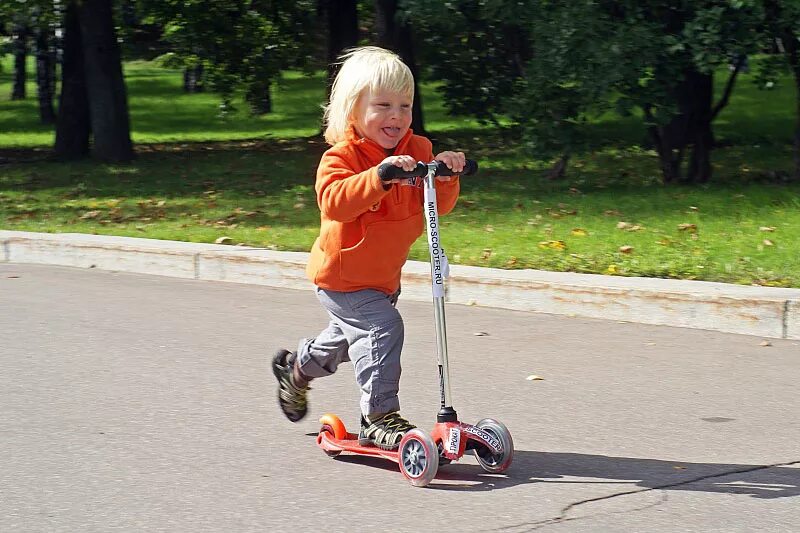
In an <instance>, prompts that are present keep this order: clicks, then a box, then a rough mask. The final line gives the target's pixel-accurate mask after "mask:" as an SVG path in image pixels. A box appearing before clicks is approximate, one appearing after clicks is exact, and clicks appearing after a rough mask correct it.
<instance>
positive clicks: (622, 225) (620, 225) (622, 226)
mask: <svg viewBox="0 0 800 533" xmlns="http://www.w3.org/2000/svg"><path fill="white" fill-rule="evenodd" d="M631 226H632V224H629V223H627V222H617V229H628V228H630V227H631Z"/></svg>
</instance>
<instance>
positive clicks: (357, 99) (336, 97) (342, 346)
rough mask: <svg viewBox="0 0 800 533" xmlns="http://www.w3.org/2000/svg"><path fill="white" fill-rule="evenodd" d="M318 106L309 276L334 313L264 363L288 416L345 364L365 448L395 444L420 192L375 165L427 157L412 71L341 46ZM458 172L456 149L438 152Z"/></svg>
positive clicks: (449, 201) (454, 182) (388, 56)
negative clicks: (320, 151)
mask: <svg viewBox="0 0 800 533" xmlns="http://www.w3.org/2000/svg"><path fill="white" fill-rule="evenodd" d="M343 59H344V60H345V61H344V63H342V65H341V70H340V71H339V74H338V75H337V76H336V79H335V81H334V83H333V87H332V90H331V96H330V102H329V105H328V106H327V107H326V109H325V125H326V129H325V140H326V141H327V142H328V143H329V144H330V145H332V147H331V148H330V149H328V151H327V152H325V154H324V155H323V156H322V160H321V161H320V164H319V168H318V169H317V179H316V186H315V189H316V192H317V203H318V204H319V208H320V211H321V216H320V218H321V227H320V234H319V237H318V238H317V240H316V241H315V242H314V245H313V247H312V248H311V256H310V258H309V263H308V267H307V268H306V273H307V275H308V277H309V279H310V280H311V281H312V282H313V283H314V285H316V293H317V298H318V299H319V301H320V303H322V306H323V307H324V308H325V310H326V311H327V312H328V315H329V316H330V323H329V325H328V327H327V328H326V329H325V330H323V331H322V332H321V333H320V334H319V335H317V337H316V338H314V339H302V340H301V341H300V343H299V346H298V349H297V352H296V354H295V353H291V352H289V351H287V350H279V351H278V352H277V353H276V354H275V356H274V358H273V361H272V369H273V372H274V373H275V377H276V378H277V379H278V403H279V405H280V407H281V409H282V410H283V412H284V414H285V415H286V417H287V418H288V419H289V420H291V421H292V422H297V421H299V420H300V419H302V418H303V417H304V416H305V414H306V410H307V402H306V394H307V391H308V390H309V387H308V383H309V381H311V380H312V379H315V378H320V377H323V376H328V375H330V374H333V373H334V372H336V369H337V367H338V366H339V364H340V363H342V362H345V361H352V363H353V367H354V368H355V374H356V381H357V382H358V385H359V386H360V388H361V413H362V416H361V431H360V432H359V441H360V443H361V444H362V445H365V444H373V445H375V446H378V447H380V448H383V449H389V450H391V449H396V448H397V447H398V445H399V444H400V440H401V439H402V438H403V435H404V434H405V433H406V432H407V431H409V430H411V429H413V428H414V426H413V425H411V424H410V423H409V422H408V421H407V420H405V419H404V418H403V417H401V416H400V414H399V413H398V411H399V409H400V402H399V400H398V397H397V392H398V388H399V384H400V352H401V350H402V348H403V319H402V318H401V316H400V313H399V312H398V311H397V309H395V304H396V303H397V297H398V296H399V294H400V270H401V268H402V266H403V263H405V261H406V258H407V256H408V250H409V248H410V247H411V245H412V244H413V243H414V241H415V240H416V239H417V237H419V236H420V235H421V234H422V231H423V229H424V222H423V215H422V190H421V189H420V188H418V187H414V186H410V185H409V182H408V180H407V179H399V180H393V181H392V182H391V183H383V182H382V181H381V180H380V178H379V177H378V174H377V167H378V166H379V165H381V164H382V163H391V164H393V165H395V166H397V167H401V168H403V169H405V170H413V169H414V167H415V166H416V163H417V161H423V162H428V161H431V160H432V159H434V157H433V152H432V148H431V143H430V141H429V140H428V139H426V138H424V137H420V136H418V135H414V134H413V133H412V131H411V130H410V129H409V127H410V125H411V106H412V102H413V100H414V79H413V77H412V75H411V71H410V70H409V69H408V67H407V66H406V65H405V64H404V63H403V62H402V61H401V60H400V58H399V57H398V56H397V55H395V54H394V53H392V52H389V51H388V50H383V49H381V48H376V47H363V48H358V49H356V50H353V51H351V52H349V53H348V54H346V55H345V56H344V57H343ZM435 159H438V160H440V161H443V162H444V163H445V164H447V166H448V167H449V168H450V169H451V170H452V171H453V172H455V173H458V172H461V171H462V170H463V168H464V161H465V159H464V154H463V153H461V152H442V153H440V154H438V155H437V156H436V157H435ZM436 191H437V200H438V207H439V212H440V213H441V214H445V213H448V212H450V211H451V210H452V209H453V206H455V203H456V199H457V198H458V192H459V183H458V177H457V176H455V177H453V178H452V179H451V178H449V177H440V178H438V182H437V186H436Z"/></svg>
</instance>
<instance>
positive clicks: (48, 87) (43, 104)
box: [36, 24, 56, 124]
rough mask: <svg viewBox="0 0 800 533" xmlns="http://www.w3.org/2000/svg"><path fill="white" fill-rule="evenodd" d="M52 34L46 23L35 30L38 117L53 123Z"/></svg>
mask: <svg viewBox="0 0 800 533" xmlns="http://www.w3.org/2000/svg"><path fill="white" fill-rule="evenodd" d="M51 43H52V36H51V29H50V27H49V26H48V25H45V26H42V25H41V24H40V25H39V27H38V28H37V30H36V86H37V93H38V97H39V119H40V120H41V122H42V124H53V123H54V122H55V120H56V114H55V111H53V93H54V92H55V87H54V86H53V81H54V80H53V65H52V59H53V53H52V50H51Z"/></svg>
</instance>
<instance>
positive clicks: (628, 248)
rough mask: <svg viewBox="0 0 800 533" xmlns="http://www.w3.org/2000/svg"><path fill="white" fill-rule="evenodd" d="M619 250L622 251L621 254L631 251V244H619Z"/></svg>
mask: <svg viewBox="0 0 800 533" xmlns="http://www.w3.org/2000/svg"><path fill="white" fill-rule="evenodd" d="M619 251H620V252H622V253H623V254H629V253H632V252H633V246H628V245H625V246H620V247H619Z"/></svg>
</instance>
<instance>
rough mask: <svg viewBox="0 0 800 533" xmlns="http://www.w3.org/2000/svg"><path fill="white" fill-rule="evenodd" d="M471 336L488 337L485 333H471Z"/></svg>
mask: <svg viewBox="0 0 800 533" xmlns="http://www.w3.org/2000/svg"><path fill="white" fill-rule="evenodd" d="M473 335H475V336H476V337H488V336H489V334H488V333H486V332H485V331H476V332H475V333H473Z"/></svg>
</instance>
